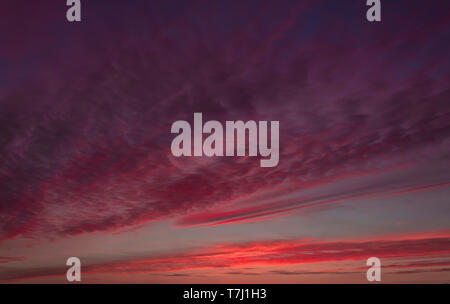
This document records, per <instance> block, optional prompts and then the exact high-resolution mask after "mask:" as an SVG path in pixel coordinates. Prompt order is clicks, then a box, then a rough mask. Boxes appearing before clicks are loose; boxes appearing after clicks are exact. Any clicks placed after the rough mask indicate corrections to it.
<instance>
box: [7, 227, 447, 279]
mask: <svg viewBox="0 0 450 304" xmlns="http://www.w3.org/2000/svg"><path fill="white" fill-rule="evenodd" d="M448 254H450V234H449V232H448V231H437V232H432V233H429V234H417V235H414V234H411V235H403V236H399V235H390V236H387V237H384V238H376V239H370V240H332V241H314V240H303V239H292V240H271V241H261V242H247V243H222V244H217V245H215V246H209V247H203V248H198V249H194V250H190V251H184V252H177V253H170V252H168V253H165V254H160V255H153V256H148V257H135V258H128V259H126V260H116V261H109V262H105V263H96V264H84V265H83V273H85V274H109V275H114V274H115V275H120V274H143V273H148V274H161V273H162V274H164V273H172V272H174V273H184V272H186V271H192V270H209V271H211V272H215V271H217V270H226V271H228V273H229V274H230V271H231V272H235V274H238V273H240V272H244V273H245V272H247V271H246V270H247V269H248V268H249V267H251V268H252V269H253V272H252V273H258V272H260V271H265V268H266V267H271V266H289V265H308V264H315V263H325V262H338V261H365V260H366V259H367V258H368V257H371V256H376V257H379V258H410V259H411V258H414V257H416V258H419V259H420V258H422V259H423V257H434V258H435V257H439V256H448ZM419 263H420V262H419ZM429 266H430V267H433V264H430V265H429ZM411 267H414V266H411ZM280 271H281V272H277V274H282V275H293V274H305V275H306V274H316V271H314V272H313V273H309V272H299V273H296V272H284V270H280ZM341 271H342V269H340V270H328V271H324V272H323V274H327V273H328V274H335V273H336V274H337V273H340V274H345V273H353V272H355V271H356V270H355V269H351V271H350V272H347V271H344V272H341ZM59 275H64V269H62V268H44V269H40V268H36V269H26V270H10V271H4V272H2V273H1V277H2V279H3V280H4V281H5V280H6V281H11V280H22V279H30V278H38V277H46V276H59Z"/></svg>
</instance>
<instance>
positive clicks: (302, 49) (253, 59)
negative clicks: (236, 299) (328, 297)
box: [0, 0, 450, 283]
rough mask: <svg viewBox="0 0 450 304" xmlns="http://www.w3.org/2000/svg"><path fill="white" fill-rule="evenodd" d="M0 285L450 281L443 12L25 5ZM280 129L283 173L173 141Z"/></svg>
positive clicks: (5, 174) (4, 104)
mask: <svg viewBox="0 0 450 304" xmlns="http://www.w3.org/2000/svg"><path fill="white" fill-rule="evenodd" d="M6 2H7V3H8V4H7V5H6V6H5V7H4V8H3V9H2V10H0V282H1V283H65V282H67V280H66V271H67V269H68V266H66V260H67V259H68V258H69V257H72V256H75V257H78V258H79V259H80V260H81V264H82V268H81V271H82V282H83V283H367V280H366V271H367V269H368V267H367V266H366V260H367V259H368V258H370V257H372V256H374V257H378V258H379V259H380V260H381V267H382V268H381V269H382V278H381V279H382V282H383V283H449V282H450V202H449V197H450V170H449V169H450V89H449V83H450V55H449V54H450V39H449V37H450V18H449V11H450V10H449V8H450V6H449V5H450V4H449V2H448V1H444V0H442V1H440V0H438V1H433V2H432V3H431V2H426V1H412V0H411V1H407V0H398V1H384V0H383V1H381V2H382V9H381V11H382V15H381V18H382V21H381V22H368V21H367V19H366V11H367V9H368V7H367V6H366V5H365V2H366V1H363V0H348V1H322V0H315V1H284V0H279V1H256V0H255V1H234V0H230V1H204V0H202V1H140V0H136V1H124V0H115V1H113V0H111V1H106V0H97V1H86V0H82V1H81V3H82V9H81V12H82V17H81V18H82V20H81V22H72V23H70V22H68V21H67V20H66V10H67V8H68V7H67V6H66V5H65V1H54V0H53V1H13V0H6ZM198 112H200V113H202V114H203V119H204V121H206V120H217V121H220V122H225V121H226V120H242V121H248V120H255V121H279V125H280V130H279V134H280V139H279V147H280V156H279V163H278V165H277V166H275V167H269V168H263V167H260V165H259V157H249V156H244V157H237V156H236V157H207V156H202V157H174V156H173V155H172V153H171V149H170V146H171V142H172V140H173V138H174V135H173V134H171V132H170V130H171V124H172V123H173V122H175V121H177V120H186V121H188V122H191V123H192V122H193V117H194V116H193V114H194V113H198Z"/></svg>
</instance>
